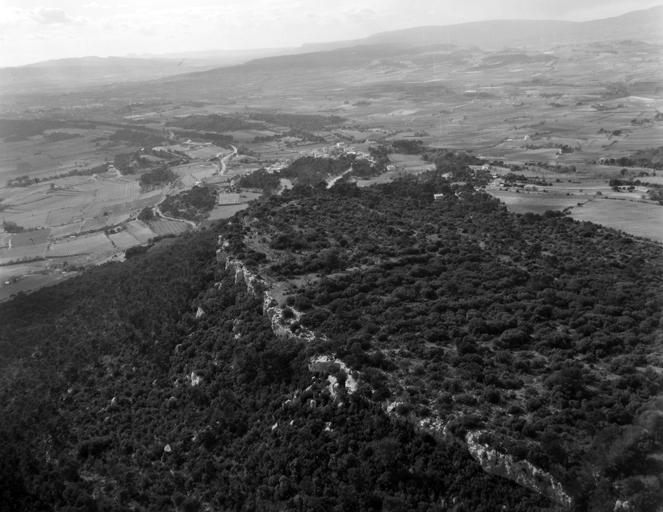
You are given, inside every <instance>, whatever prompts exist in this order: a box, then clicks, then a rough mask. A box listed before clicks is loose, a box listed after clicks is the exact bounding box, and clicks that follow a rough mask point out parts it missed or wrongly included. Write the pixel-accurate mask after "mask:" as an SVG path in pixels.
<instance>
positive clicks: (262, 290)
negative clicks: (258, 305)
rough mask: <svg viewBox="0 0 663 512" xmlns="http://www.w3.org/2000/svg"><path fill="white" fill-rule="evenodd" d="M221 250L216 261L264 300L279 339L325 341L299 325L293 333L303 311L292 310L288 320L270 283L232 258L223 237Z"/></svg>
mask: <svg viewBox="0 0 663 512" xmlns="http://www.w3.org/2000/svg"><path fill="white" fill-rule="evenodd" d="M218 244H219V249H217V251H216V261H217V262H218V263H219V264H222V265H224V266H225V269H226V270H227V271H229V272H233V273H234V274H235V283H238V284H240V283H243V284H244V285H245V286H246V290H247V291H248V292H249V293H250V294H251V295H253V296H254V297H256V298H262V301H263V304H262V312H263V314H264V315H265V316H266V317H268V318H269V320H270V322H271V324H272V331H273V332H274V334H275V335H276V336H277V337H279V338H297V339H300V340H305V341H308V342H311V341H313V340H314V339H316V338H319V339H324V337H321V336H316V335H315V333H313V332H312V331H310V330H308V329H306V328H304V327H302V326H301V325H299V327H298V329H297V331H296V332H293V330H292V326H293V324H295V323H296V322H298V321H299V319H300V318H301V316H302V313H301V311H298V310H296V309H294V308H290V310H291V311H292V313H293V317H292V319H290V320H289V319H287V318H286V317H285V315H284V311H283V308H281V307H280V306H279V305H278V302H277V301H276V300H275V299H274V297H273V296H272V295H271V294H270V293H269V290H270V288H271V286H270V283H269V282H268V281H267V280H265V279H264V278H263V277H261V276H260V275H258V274H256V273H255V272H252V271H251V270H249V268H248V267H247V266H246V265H245V264H244V263H242V262H241V261H240V260H238V259H236V258H232V257H231V256H230V255H229V254H228V253H227V251H226V249H227V248H228V246H229V243H228V241H227V240H224V238H223V236H221V235H220V236H219V238H218Z"/></svg>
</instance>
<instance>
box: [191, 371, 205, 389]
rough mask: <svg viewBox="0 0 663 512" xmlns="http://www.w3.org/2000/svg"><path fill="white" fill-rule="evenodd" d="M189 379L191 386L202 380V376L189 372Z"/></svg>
mask: <svg viewBox="0 0 663 512" xmlns="http://www.w3.org/2000/svg"><path fill="white" fill-rule="evenodd" d="M189 378H190V379H191V385H192V386H197V385H198V384H200V383H201V382H202V381H203V378H202V377H201V376H200V375H196V372H191V375H190V377H189Z"/></svg>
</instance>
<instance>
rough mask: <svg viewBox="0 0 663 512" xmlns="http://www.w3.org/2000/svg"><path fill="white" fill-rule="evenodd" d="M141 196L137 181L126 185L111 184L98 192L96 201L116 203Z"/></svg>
mask: <svg viewBox="0 0 663 512" xmlns="http://www.w3.org/2000/svg"><path fill="white" fill-rule="evenodd" d="M139 194H140V185H139V184H138V182H137V181H129V182H126V183H117V184H109V185H108V186H106V187H102V188H100V189H99V190H98V192H97V196H96V199H98V200H99V201H114V200H117V199H128V198H130V197H134V196H137V195H139Z"/></svg>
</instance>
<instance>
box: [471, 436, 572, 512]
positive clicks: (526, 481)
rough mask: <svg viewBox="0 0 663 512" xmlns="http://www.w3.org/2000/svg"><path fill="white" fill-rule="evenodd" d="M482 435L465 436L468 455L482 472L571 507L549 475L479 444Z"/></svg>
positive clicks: (565, 496)
mask: <svg viewBox="0 0 663 512" xmlns="http://www.w3.org/2000/svg"><path fill="white" fill-rule="evenodd" d="M482 433H484V432H483V431H473V432H468V433H467V435H466V436H465V443H466V445H467V449H468V450H469V452H470V455H472V457H473V458H474V459H476V460H477V462H479V464H481V467H482V468H483V470H484V471H486V472H487V473H490V474H492V475H498V476H502V477H504V478H508V479H509V480H513V481H514V482H516V483H517V484H519V485H522V486H523V487H526V488H528V489H531V490H533V491H536V492H538V493H539V494H543V495H544V496H546V497H547V498H549V499H551V500H552V501H554V502H555V503H558V504H559V505H562V506H564V507H570V506H571V501H572V500H571V497H570V496H569V495H568V494H566V492H565V491H564V489H563V487H562V484H561V483H559V482H557V481H555V479H554V478H553V476H552V475H551V474H550V473H547V472H545V471H543V470H541V469H539V468H537V467H536V466H533V465H532V464H530V463H529V462H527V461H526V460H519V461H516V460H514V459H513V457H511V456H510V455H505V454H502V453H499V452H498V451H497V450H495V449H493V448H491V447H490V446H488V445H485V444H483V443H481V442H479V438H480V436H481V434H482Z"/></svg>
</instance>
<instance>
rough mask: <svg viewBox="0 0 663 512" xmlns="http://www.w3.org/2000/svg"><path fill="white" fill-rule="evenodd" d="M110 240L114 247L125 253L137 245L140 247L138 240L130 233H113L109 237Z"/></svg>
mask: <svg viewBox="0 0 663 512" xmlns="http://www.w3.org/2000/svg"><path fill="white" fill-rule="evenodd" d="M108 238H110V241H111V242H113V245H114V246H115V247H117V248H118V249H119V250H121V251H124V250H126V249H128V248H129V247H133V246H135V245H140V242H139V241H138V240H136V238H135V237H134V236H133V235H132V234H131V233H129V232H128V231H120V232H119V233H112V234H110V235H108Z"/></svg>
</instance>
